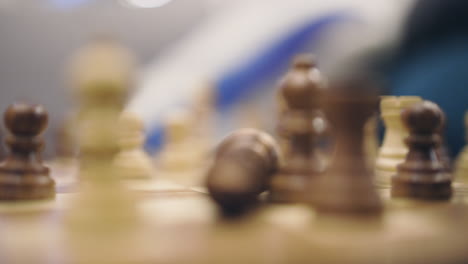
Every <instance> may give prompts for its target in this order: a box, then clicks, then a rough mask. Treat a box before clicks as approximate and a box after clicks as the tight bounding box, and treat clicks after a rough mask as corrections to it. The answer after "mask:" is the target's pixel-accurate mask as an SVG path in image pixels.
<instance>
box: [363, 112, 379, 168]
mask: <svg viewBox="0 0 468 264" xmlns="http://www.w3.org/2000/svg"><path fill="white" fill-rule="evenodd" d="M364 150H365V154H366V157H367V165H368V166H369V168H371V169H372V170H374V169H375V161H376V159H377V152H378V150H379V143H378V139H377V115H374V116H373V117H371V118H369V120H367V122H366V124H365V125H364Z"/></svg>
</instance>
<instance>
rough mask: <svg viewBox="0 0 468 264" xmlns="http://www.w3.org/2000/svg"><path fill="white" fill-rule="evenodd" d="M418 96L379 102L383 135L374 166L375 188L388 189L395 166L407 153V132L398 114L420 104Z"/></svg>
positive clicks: (389, 97) (385, 99) (390, 97)
mask: <svg viewBox="0 0 468 264" xmlns="http://www.w3.org/2000/svg"><path fill="white" fill-rule="evenodd" d="M421 101H422V99H421V98H420V97H418V96H400V97H397V96H383V97H382V99H381V102H380V110H381V115H382V119H383V121H384V124H385V128H386V130H385V134H384V138H383V143H382V146H381V147H380V149H379V153H378V156H377V160H376V164H375V170H376V171H375V173H376V179H375V182H376V184H377V186H379V187H383V188H388V187H390V178H391V176H392V175H393V174H395V172H396V166H397V165H398V164H399V163H402V162H403V161H404V159H405V157H406V153H408V148H407V147H406V145H405V144H404V142H403V141H404V139H405V138H406V137H407V136H408V131H406V129H405V127H404V126H403V124H402V123H401V119H400V113H401V111H402V110H403V109H405V108H407V107H409V106H411V105H414V104H416V103H419V102H421Z"/></svg>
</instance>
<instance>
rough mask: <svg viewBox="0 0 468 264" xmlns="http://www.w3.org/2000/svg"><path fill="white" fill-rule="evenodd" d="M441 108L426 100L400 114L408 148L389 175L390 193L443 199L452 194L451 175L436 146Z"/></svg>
mask: <svg viewBox="0 0 468 264" xmlns="http://www.w3.org/2000/svg"><path fill="white" fill-rule="evenodd" d="M442 118H443V116H442V110H440V108H439V107H438V106H437V105H436V104H434V103H432V102H428V101H424V102H423V103H419V104H416V105H413V106H411V107H409V108H407V109H406V110H404V111H403V112H402V114H401V119H402V121H403V123H404V125H405V126H406V127H407V128H408V130H409V136H408V137H407V138H406V139H405V143H406V144H407V146H408V148H409V151H408V154H407V156H406V159H405V161H404V162H403V163H402V164H400V165H398V171H397V174H396V175H395V176H393V178H392V196H393V197H405V198H413V199H421V200H447V199H450V197H451V196H452V187H451V183H452V177H451V174H450V173H449V172H447V170H446V168H445V166H444V164H443V163H442V160H441V159H440V156H439V155H437V153H436V152H437V148H438V146H439V144H440V143H441V139H440V135H439V133H438V130H439V127H440V125H441V122H442Z"/></svg>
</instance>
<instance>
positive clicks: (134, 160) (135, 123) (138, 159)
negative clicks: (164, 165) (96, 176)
mask: <svg viewBox="0 0 468 264" xmlns="http://www.w3.org/2000/svg"><path fill="white" fill-rule="evenodd" d="M118 133H119V140H118V143H119V146H120V152H119V153H118V154H117V156H116V157H115V160H114V164H115V166H116V167H117V171H118V173H119V174H120V176H121V177H123V178H124V179H151V178H152V177H153V173H154V169H153V164H152V161H151V158H150V157H149V156H148V154H147V153H146V152H145V150H144V149H143V144H144V142H145V133H144V125H143V122H142V120H141V119H140V118H139V117H138V116H137V115H135V114H134V113H131V112H123V113H122V115H121V116H120V119H119V132H118Z"/></svg>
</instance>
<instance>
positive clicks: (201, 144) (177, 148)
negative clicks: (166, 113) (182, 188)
mask: <svg viewBox="0 0 468 264" xmlns="http://www.w3.org/2000/svg"><path fill="white" fill-rule="evenodd" d="M194 131H195V120H194V119H193V117H192V115H191V114H190V113H189V112H187V111H183V110H180V111H176V112H174V113H172V114H171V116H170V117H169V119H168V120H167V122H166V132H165V137H166V141H165V145H164V147H163V149H162V151H161V153H160V154H159V155H158V157H157V164H158V168H159V170H158V171H160V172H161V174H164V175H166V176H167V177H169V178H170V179H171V180H173V181H175V182H178V183H180V184H184V185H190V186H197V185H200V184H201V179H200V177H201V175H202V173H201V171H202V170H203V169H205V167H204V164H205V163H206V164H207V162H206V160H207V157H208V151H207V149H208V148H207V146H206V144H205V143H206V142H205V141H204V140H203V139H202V138H197V135H196V133H194Z"/></svg>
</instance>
